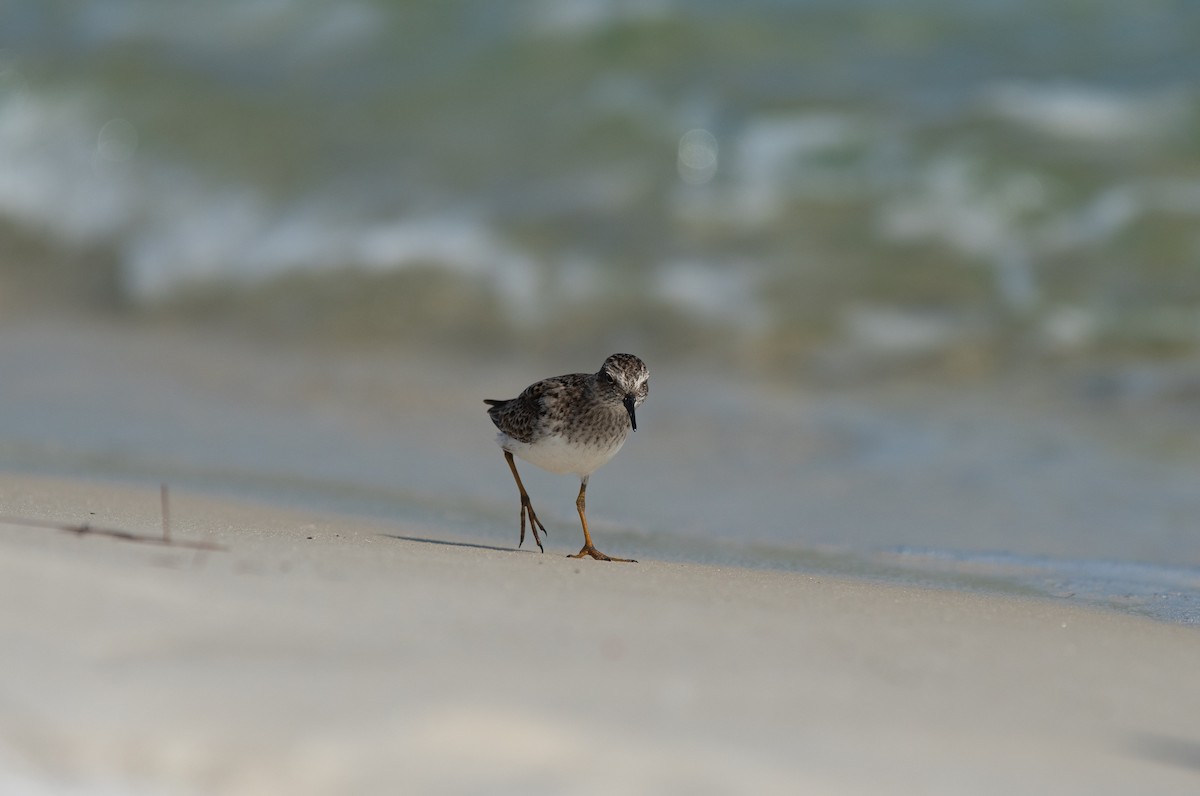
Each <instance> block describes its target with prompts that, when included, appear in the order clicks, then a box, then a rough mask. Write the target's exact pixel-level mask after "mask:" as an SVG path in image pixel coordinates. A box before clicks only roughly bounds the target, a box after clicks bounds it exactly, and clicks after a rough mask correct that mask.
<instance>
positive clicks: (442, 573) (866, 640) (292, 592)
mask: <svg viewBox="0 0 1200 796" xmlns="http://www.w3.org/2000/svg"><path fill="white" fill-rule="evenodd" d="M0 501H2V503H3V505H4V506H5V513H8V514H19V515H21V516H27V517H31V518H40V519H46V520H53V521H68V522H75V521H79V520H81V519H87V520H88V521H90V522H92V523H94V524H95V525H97V526H101V525H102V526H106V527H117V528H122V529H126V530H129V531H134V532H145V533H150V534H153V533H156V532H158V531H159V529H160V527H161V523H160V508H159V500H158V490H157V489H156V488H155V489H149V488H138V487H128V486H126V487H121V486H115V485H112V484H109V483H95V482H87V481H81V480H68V479H58V478H31V477H24V476H16V475H13V474H9V473H4V474H0ZM91 512H95V513H94V514H92V513H91ZM171 516H172V535H173V537H174V538H178V539H189V540H193V541H206V542H212V543H217V544H222V545H226V546H227V547H228V550H227V551H226V552H196V551H184V550H180V549H173V548H150V547H147V546H144V545H132V544H126V543H122V542H119V541H114V540H109V539H89V538H77V537H75V536H73V535H70V534H66V533H55V532H51V531H46V530H32V529H18V528H13V527H12V526H0V551H2V552H3V555H0V569H2V570H3V572H2V577H0V594H3V596H4V599H3V605H4V608H3V609H0V634H2V635H3V636H4V637H5V638H8V639H11V640H13V642H14V643H13V644H12V646H11V648H10V651H9V652H8V654H6V655H5V656H4V657H3V662H2V663H0V668H2V670H3V674H4V675H5V676H4V679H3V682H4V683H5V686H4V690H3V692H0V705H3V706H4V708H5V709H4V710H3V711H0V772H7V773H0V783H3V782H4V777H9V778H10V779H11V781H12V782H17V783H24V784H25V785H27V786H28V785H29V783H31V782H32V783H34V785H32V786H29V787H27V788H26V790H28V791H29V792H33V793H41V792H45V793H50V792H54V790H53V787H54V786H55V784H58V785H61V784H62V783H71V784H73V785H76V786H79V788H80V790H79V791H78V792H80V793H85V794H88V793H92V792H96V793H100V792H102V787H110V788H111V787H113V785H114V783H115V787H116V788H117V791H118V792H137V793H153V794H157V793H163V794H175V793H200V792H213V791H220V792H223V793H235V794H238V793H261V792H288V793H296V794H326V793H329V794H333V793H345V792H379V791H384V792H398V789H399V790H408V792H415V791H420V792H432V793H461V792H474V791H477V790H478V789H479V788H487V789H488V790H489V791H491V792H517V791H528V790H529V789H530V788H533V789H545V790H553V791H555V792H567V793H595V792H612V791H614V790H621V791H623V792H630V793H654V792H662V791H663V790H668V791H670V790H678V791H683V790H688V789H693V790H694V789H695V788H697V787H706V788H708V790H709V791H712V792H745V791H747V790H757V791H758V792H769V793H774V792H779V793H783V792H789V791H794V789H795V788H797V787H801V788H808V789H810V790H825V791H827V792H839V793H872V792H881V791H888V792H924V793H961V792H965V791H970V792H974V793H1009V792H1013V791H1014V790H1017V789H1024V790H1029V789H1030V785H1031V784H1033V785H1034V786H1035V787H1034V788H1033V789H1035V790H1047V789H1053V790H1055V791H1056V792H1061V793H1081V794H1082V793H1122V792H1133V791H1136V792H1142V793H1172V792H1183V791H1184V790H1186V789H1187V788H1188V787H1189V786H1194V784H1195V778H1196V776H1197V775H1198V773H1200V725H1198V724H1197V722H1196V719H1195V716H1196V715H1197V714H1198V711H1197V708H1198V707H1200V689H1198V687H1197V685H1196V684H1195V678H1194V677H1193V676H1192V675H1193V672H1192V669H1193V668H1194V661H1195V660H1196V659H1197V655H1200V634H1197V633H1196V632H1195V630H1194V629H1192V628H1186V627H1182V626H1177V625H1168V624H1163V623H1160V622H1156V621H1152V620H1148V619H1141V618H1137V617H1132V616H1127V615H1121V614H1118V613H1115V612H1112V611H1103V610H1097V609H1091V608H1087V607H1081V606H1079V605H1075V604H1067V603H1064V602H1062V601H1050V600H1044V599H1037V598H1027V597H1013V596H1000V595H987V594H978V593H967V592H955V591H951V590H946V589H928V588H920V587H913V586H903V585H896V584H886V583H878V582H872V581H860V580H855V579H853V578H845V577H832V576H824V575H808V574H802V573H787V572H779V571H765V570H747V569H741V568H738V567H727V566H706V565H699V564H677V563H665V562H655V561H645V562H642V563H640V564H637V565H622V566H618V565H613V564H606V563H603V562H580V561H575V560H571V559H566V558H565V557H560V556H557V555H552V554H550V553H547V554H545V555H538V554H536V553H529V552H518V551H511V550H503V549H498V548H497V547H494V546H491V545H487V544H480V543H476V542H472V541H458V540H455V539H453V538H445V536H444V535H443V534H440V533H439V532H438V531H436V530H432V529H430V528H427V527H421V526H419V525H396V524H387V523H381V522H373V521H370V520H364V519H361V518H347V517H339V516H336V515H328V514H319V513H312V512H308V511H303V510H296V509H288V508H282V507H276V506H265V505H256V504H252V503H242V502H238V501H231V500H225V499H219V498H211V497H206V496H201V495H197V494H195V493H191V492H187V491H173V492H172V503H171ZM22 778H23V779H22ZM10 784H11V783H10ZM39 786H40V787H42V790H40V791H39V790H37V787H39ZM89 788H91V789H93V790H89ZM108 792H112V791H111V790H110V791H108Z"/></svg>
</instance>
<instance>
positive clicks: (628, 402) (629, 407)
mask: <svg viewBox="0 0 1200 796" xmlns="http://www.w3.org/2000/svg"><path fill="white" fill-rule="evenodd" d="M622 403H624V404H625V411H626V412H628V413H629V422H630V423H631V424H632V425H633V430H634V431H637V417H636V416H635V415H634V414H633V409H634V406H635V405H636V404H634V402H633V396H632V395H626V396H625V400H624V401H623V402H622Z"/></svg>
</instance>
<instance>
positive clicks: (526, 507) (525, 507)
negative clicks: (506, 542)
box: [517, 495, 550, 553]
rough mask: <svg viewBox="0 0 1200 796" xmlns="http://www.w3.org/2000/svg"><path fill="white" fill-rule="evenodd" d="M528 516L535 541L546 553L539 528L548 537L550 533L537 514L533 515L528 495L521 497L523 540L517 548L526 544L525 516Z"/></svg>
mask: <svg viewBox="0 0 1200 796" xmlns="http://www.w3.org/2000/svg"><path fill="white" fill-rule="evenodd" d="M527 514H528V515H529V530H531V531H533V541H535V542H537V546H538V550H541V551H542V552H543V553H544V552H546V548H544V547H542V538H541V537H540V536H538V528H541V529H542V533H544V534H546V535H547V536H549V535H550V532H549V531H547V530H546V526H545V525H542V521H541V520H539V519H538V516H537V514H534V513H533V504H532V503H530V502H529V496H528V495H522V496H521V539H520V540H519V541H518V542H517V547H520V546H521V545H523V544H525V515H527Z"/></svg>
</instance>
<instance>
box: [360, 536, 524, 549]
mask: <svg viewBox="0 0 1200 796" xmlns="http://www.w3.org/2000/svg"><path fill="white" fill-rule="evenodd" d="M380 536H385V537H387V538H388V539H399V540H400V541H402V542H420V543H421V544H436V545H444V546H446V547H470V548H474V549H475V550H495V551H497V552H500V553H528V552H530V551H528V550H521V549H516V548H512V547H498V546H496V545H491V544H478V543H476V542H451V541H450V540H448V539H430V538H428V537H425V536H404V535H402V534H398V533H383V534H380Z"/></svg>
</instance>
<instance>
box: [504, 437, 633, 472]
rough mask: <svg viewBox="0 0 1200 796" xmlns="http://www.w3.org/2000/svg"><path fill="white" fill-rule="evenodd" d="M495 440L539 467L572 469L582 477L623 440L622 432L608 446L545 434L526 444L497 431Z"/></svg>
mask: <svg viewBox="0 0 1200 796" xmlns="http://www.w3.org/2000/svg"><path fill="white" fill-rule="evenodd" d="M496 442H498V443H499V444H500V447H501V448H504V450H506V451H510V452H511V453H512V454H513V455H514V456H517V457H519V458H521V459H524V460H525V461H527V462H529V463H530V464H536V465H537V466H538V467H541V468H542V469H543V470H549V471H550V472H552V473H575V474H576V475H578V476H579V477H581V478H582V477H583V476H585V475H591V474H592V473H594V472H596V470H599V469H600V467H601V466H603V465H604V464H605V463H606V462H608V460H609V459H611V458H612V457H614V456H616V455H617V451H619V450H621V446H622V445H624V444H625V437H624V436H622V437H621V438H620V439H618V440H617V441H616V442H615V443H614V444H612V445H609V446H593V445H586V446H584V445H569V444H568V443H567V442H566V441H565V440H564V439H563V438H562V437H545V438H543V439H541V440H538V442H537V443H535V444H533V445H530V444H529V443H527V442H520V441H519V440H515V439H513V438H512V437H510V436H508V435H507V434H504V433H500V434H498V435H496Z"/></svg>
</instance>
